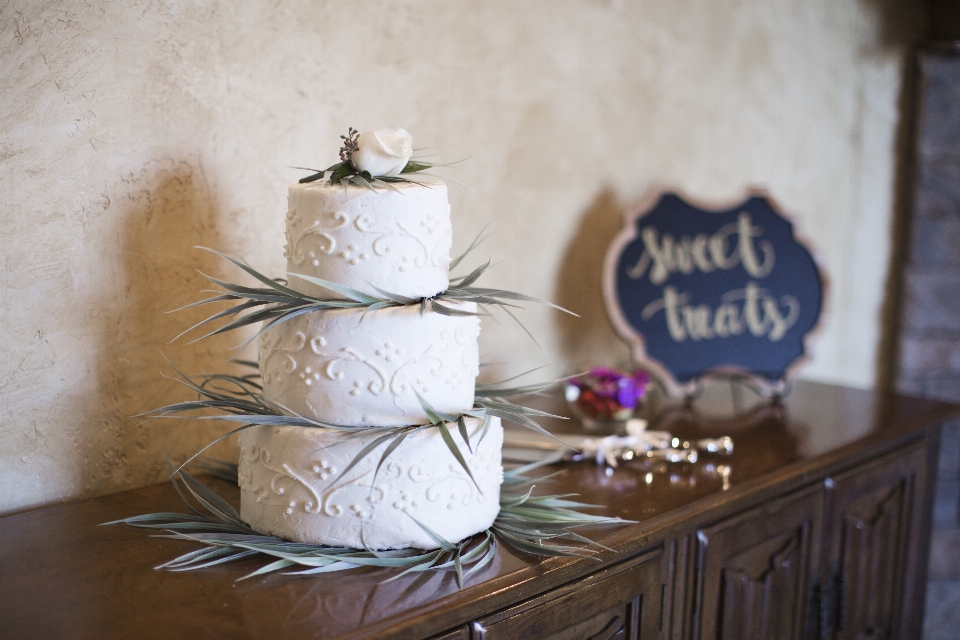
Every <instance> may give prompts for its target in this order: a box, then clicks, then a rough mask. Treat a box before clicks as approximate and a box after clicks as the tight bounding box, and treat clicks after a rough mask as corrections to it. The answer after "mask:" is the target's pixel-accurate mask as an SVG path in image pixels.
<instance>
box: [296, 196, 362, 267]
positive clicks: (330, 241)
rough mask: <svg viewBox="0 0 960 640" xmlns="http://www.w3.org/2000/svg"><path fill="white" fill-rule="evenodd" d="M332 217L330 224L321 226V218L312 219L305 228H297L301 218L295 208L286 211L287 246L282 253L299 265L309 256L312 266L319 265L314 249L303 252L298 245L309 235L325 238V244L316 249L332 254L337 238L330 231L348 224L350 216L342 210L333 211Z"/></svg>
mask: <svg viewBox="0 0 960 640" xmlns="http://www.w3.org/2000/svg"><path fill="white" fill-rule="evenodd" d="M332 218H333V222H334V224H333V225H332V226H327V227H325V226H321V225H322V221H321V220H314V221H313V223H312V224H310V226H308V227H307V228H306V229H302V230H298V229H297V227H298V226H299V225H300V222H301V220H302V218H301V217H300V215H299V214H298V213H297V210H296V209H290V211H289V212H288V213H287V247H286V249H285V250H284V255H285V256H286V257H287V259H288V260H290V262H291V263H293V264H295V265H297V266H298V267H299V266H301V265H303V263H304V262H306V261H307V258H308V257H309V258H310V259H311V260H312V262H311V264H312V265H313V266H315V267H317V266H320V261H319V260H318V259H317V258H318V256H317V254H316V251H310V252H307V253H306V254H304V252H303V250H302V249H301V247H300V245H301V244H302V243H303V241H304V239H306V238H308V237H311V236H314V237H319V238H323V239H324V240H326V246H323V245H320V246H318V247H317V251H319V252H320V253H322V254H324V255H328V256H329V255H333V252H334V251H336V250H337V240H336V238H334V236H333V234H332V233H331V232H333V231H338V230H340V229H343V228H345V227H348V226H350V217H349V216H348V215H347V214H346V213H343V212H342V211H335V212H333V215H332Z"/></svg>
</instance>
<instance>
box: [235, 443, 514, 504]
mask: <svg viewBox="0 0 960 640" xmlns="http://www.w3.org/2000/svg"><path fill="white" fill-rule="evenodd" d="M241 457H242V459H243V460H244V462H246V464H245V465H243V466H245V467H247V473H246V474H245V475H246V476H247V478H246V480H245V481H244V482H241V488H242V489H244V490H248V491H252V492H253V493H254V495H255V496H256V501H257V502H258V503H264V502H266V503H268V504H269V503H275V504H278V505H279V506H280V507H281V508H282V509H283V510H284V512H285V513H286V514H287V515H292V514H293V513H294V512H295V511H296V510H297V508H298V507H300V508H302V511H303V512H304V513H307V514H311V515H320V516H327V517H330V518H339V517H342V516H344V515H351V516H354V517H357V518H360V519H370V518H371V517H373V514H374V512H375V511H376V509H377V508H378V506H380V505H382V506H383V507H386V508H392V509H395V510H399V511H404V512H407V511H412V512H414V513H415V512H416V510H418V509H422V508H423V507H426V506H428V505H435V507H440V508H445V509H448V510H453V509H456V508H459V507H469V506H470V505H472V504H474V503H475V502H476V503H482V502H484V496H483V495H482V494H481V493H479V492H478V491H477V490H476V486H475V485H474V483H473V482H472V481H471V480H470V479H469V478H468V477H467V476H466V474H464V473H463V470H462V469H461V468H460V467H459V466H457V465H455V464H450V465H447V466H446V467H445V468H444V469H443V470H442V471H440V472H439V473H435V472H433V471H432V470H431V469H429V468H427V467H426V466H425V465H422V464H414V465H411V466H410V467H409V468H406V469H405V468H404V466H403V465H402V464H400V463H398V462H390V463H388V464H387V465H385V466H384V468H383V469H381V471H380V472H379V473H378V474H377V478H376V482H373V481H372V480H373V473H372V471H370V470H365V471H360V472H358V473H355V474H353V475H352V476H350V477H347V478H341V477H339V476H338V475H337V474H338V470H337V469H336V467H334V466H332V465H330V464H329V463H328V462H327V461H325V460H322V459H315V460H314V461H312V462H308V463H306V464H305V465H304V467H305V468H298V469H294V468H293V467H292V466H291V465H290V464H288V463H283V464H281V465H280V466H279V467H275V466H272V465H271V464H269V461H270V458H271V456H270V452H269V451H268V450H267V449H265V448H263V447H261V446H259V445H253V446H252V447H250V449H249V450H245V451H241ZM493 458H494V456H492V455H490V454H489V453H487V454H486V455H484V454H480V453H479V452H478V453H475V454H473V455H468V456H467V460H468V464H469V465H470V467H471V469H472V470H473V472H474V475H475V476H476V477H477V478H478V480H479V481H480V482H481V483H482V482H483V479H484V478H485V477H486V476H487V474H488V473H489V472H490V469H491V466H493V465H492V464H491V463H492V462H493ZM256 466H259V467H261V470H260V471H259V472H257V471H256V469H255V467H256ZM498 469H499V466H498ZM257 476H261V477H264V478H266V477H269V478H270V479H269V481H268V482H267V486H268V487H269V491H266V490H265V489H264V487H262V486H259V487H255V486H254V482H253V480H254V478H255V477H257ZM411 482H412V483H413V484H412V485H411V484H410V483H411Z"/></svg>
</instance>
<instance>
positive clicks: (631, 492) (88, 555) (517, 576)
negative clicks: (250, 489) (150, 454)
mask: <svg viewBox="0 0 960 640" xmlns="http://www.w3.org/2000/svg"><path fill="white" fill-rule="evenodd" d="M546 402H547V404H548V405H550V406H551V407H552V408H554V409H555V410H556V409H562V406H561V404H560V402H559V401H558V400H547V401H546ZM957 409H958V408H957V407H955V406H953V405H949V404H944V403H939V402H933V401H928V400H921V399H915V398H907V397H902V396H897V395H892V394H884V393H874V392H868V391H860V390H853V389H846V388H842V387H835V386H828V385H821V384H815V383H798V384H797V385H796V388H795V389H794V391H793V392H792V393H791V394H790V395H789V396H788V397H787V398H786V399H785V400H784V402H783V404H782V405H772V406H766V407H763V408H760V409H758V410H757V411H755V412H753V413H752V414H751V415H749V416H747V417H741V418H738V419H728V420H708V419H704V418H703V417H702V415H698V414H697V413H696V412H694V411H691V410H687V409H682V408H681V409H676V410H673V411H669V412H666V413H665V414H663V415H662V416H660V417H659V418H658V419H657V420H656V421H655V423H654V424H652V425H651V428H657V429H664V430H668V431H671V432H672V433H673V434H674V435H676V436H678V437H680V438H685V439H694V438H701V437H711V436H713V437H715V436H719V435H730V436H732V437H733V439H734V442H735V451H734V453H733V454H732V455H730V456H720V455H715V454H707V455H703V456H701V459H700V461H699V462H698V463H696V465H666V464H662V463H651V462H646V461H643V462H639V461H638V462H631V463H626V464H624V465H622V466H621V467H619V468H618V469H616V470H614V471H613V472H612V473H610V474H608V473H606V472H605V471H604V470H603V469H602V468H600V467H598V466H596V465H594V464H592V463H586V462H581V463H565V464H562V465H556V466H555V467H548V468H547V469H546V470H545V472H552V471H558V470H559V471H561V472H562V473H560V474H558V475H557V477H556V478H554V479H553V480H551V481H550V482H549V483H547V484H544V485H542V486H541V487H540V490H542V491H543V492H545V493H547V492H549V493H567V492H573V493H579V494H580V499H581V500H582V501H585V502H588V503H594V504H600V505H604V507H603V508H601V509H597V510H596V512H597V513H602V514H605V515H611V516H620V517H622V518H624V519H628V520H634V521H636V524H630V525H623V526H618V527H603V528H594V529H584V530H583V532H584V533H585V534H586V535H589V536H590V537H592V538H593V539H595V540H598V541H600V542H602V543H603V544H605V545H607V546H609V547H611V548H612V549H613V551H610V552H603V553H601V554H599V555H598V556H597V558H596V559H569V558H554V559H548V560H544V561H538V560H536V559H531V558H529V557H522V556H520V555H518V554H515V553H513V552H511V551H510V550H509V549H507V548H505V547H504V546H503V545H501V546H500V548H499V551H498V554H497V557H496V559H495V560H494V561H493V562H492V563H491V564H490V565H488V566H487V567H485V568H484V569H483V570H481V571H480V572H479V573H478V574H476V575H475V576H473V577H472V578H471V579H470V580H469V581H468V583H467V585H466V586H465V588H463V589H458V587H457V584H456V579H455V577H454V575H453V572H448V573H444V574H436V573H428V574H424V575H420V576H418V577H413V576H404V577H403V578H400V579H398V580H394V581H391V582H384V581H385V580H386V579H387V578H389V577H391V575H393V573H392V572H391V571H390V570H386V569H363V570H358V571H349V572H340V573H334V574H320V575H319V576H314V577H290V576H284V575H276V574H275V575H268V576H263V577H255V578H251V579H248V580H244V581H240V582H237V579H238V578H239V577H241V576H243V575H245V574H247V573H249V572H250V571H252V570H254V569H255V568H257V567H258V566H260V565H262V564H264V562H263V561H262V560H257V559H248V560H243V561H239V562H236V563H232V564H228V565H223V566H218V567H211V568H209V569H204V570H200V571H195V572H185V573H175V572H170V571H158V570H155V569H154V567H155V566H156V565H159V564H161V563H163V562H165V561H167V560H170V559H172V558H173V557H175V556H177V555H179V554H181V553H184V552H186V551H189V550H190V549H192V548H195V545H192V544H191V543H189V542H184V541H177V540H169V539H163V538H157V537H151V534H150V532H148V531H146V530H141V529H134V528H132V527H127V526H122V525H121V526H110V527H103V526H98V525H99V524H100V523H103V522H107V521H110V520H116V519H119V518H125V517H129V516H133V515H139V514H143V513H151V512H158V511H183V510H184V509H183V506H182V503H181V501H180V499H179V497H178V496H177V494H176V493H175V492H174V490H173V488H172V486H171V485H170V484H169V483H164V484H160V485H155V486H149V487H144V488H141V489H135V490H132V491H125V492H122V493H117V494H113V495H108V496H103V497H100V498H95V499H91V500H84V501H80V502H73V503H68V504H62V505H57V506H52V507H47V508H44V509H39V510H36V511H30V512H26V513H21V514H17V515H13V516H8V517H4V518H0V638H16V639H20V638H61V637H62V638H155V637H156V638H160V637H163V638H181V637H191V638H270V639H274V640H280V639H283V638H359V637H375V638H390V637H397V638H401V637H402V638H414V637H429V636H430V635H434V634H438V633H441V632H443V631H444V630H446V629H450V628H452V627H454V626H456V625H460V624H464V623H465V622H467V621H469V620H471V619H473V618H475V617H478V616H480V615H483V614H486V613H490V612H492V611H495V610H497V609H499V608H503V607H505V606H508V605H510V604H512V603H516V602H519V601H521V600H523V599H526V598H529V597H532V596H534V595H537V594H540V593H543V592H545V591H547V590H549V589H552V588H554V587H557V586H559V585H561V584H564V583H566V582H570V581H572V580H575V579H577V578H579V577H582V576H584V575H587V574H588V573H591V572H594V571H596V570H598V569H600V568H602V567H604V566H607V565H610V564H612V563H615V562H618V561H620V560H623V559H625V558H627V557H629V556H630V555H633V554H635V553H637V552H639V551H640V550H642V549H644V548H645V547H649V546H650V545H651V544H653V543H655V542H657V541H658V540H660V539H663V537H664V536H666V535H670V533H671V532H674V531H676V530H678V528H679V527H680V526H682V525H683V523H689V522H690V521H691V519H696V518H698V517H701V515H702V514H709V513H710V512H711V510H714V509H716V508H717V507H718V505H719V506H726V507H727V508H730V509H734V508H736V506H737V504H738V502H745V501H746V500H747V499H750V500H753V501H756V500H757V499H758V498H759V499H764V498H765V497H766V496H770V497H773V496H775V495H779V494H782V493H784V492H785V491H789V490H791V489H793V488H796V487H798V486H801V485H803V484H804V483H808V482H809V481H810V477H812V474H814V472H822V471H823V470H824V469H826V470H828V472H831V473H832V472H833V471H832V469H837V470H839V469H842V468H845V467H847V466H851V465H853V464H855V463H856V462H858V461H859V460H862V459H866V458H868V457H870V456H875V455H878V454H879V453H882V452H884V451H887V450H892V449H894V448H896V447H898V446H901V445H903V444H906V443H909V442H911V441H913V440H915V439H917V438H919V437H922V436H923V434H924V432H925V431H924V430H925V429H928V428H932V427H933V426H935V425H937V424H939V423H940V422H942V421H943V420H945V419H947V418H949V417H951V416H953V415H956V413H957ZM721 465H726V466H727V467H728V468H729V470H730V471H729V473H728V474H726V477H724V474H723V473H721V472H720V471H718V468H719V467H720V466H721ZM208 483H209V484H210V486H212V487H213V488H215V489H216V490H217V491H218V492H219V493H220V494H221V495H223V496H224V497H225V498H227V499H228V500H229V501H231V502H232V503H233V504H235V505H236V504H238V502H239V491H238V489H237V488H236V487H234V486H230V485H229V484H227V483H225V482H222V481H219V480H214V479H209V480H208Z"/></svg>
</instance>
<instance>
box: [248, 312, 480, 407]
mask: <svg viewBox="0 0 960 640" xmlns="http://www.w3.org/2000/svg"><path fill="white" fill-rule="evenodd" d="M268 333H269V332H267V333H264V336H262V337H261V353H262V354H263V362H264V381H265V382H267V383H271V382H273V381H276V382H280V376H281V369H279V368H277V367H272V368H271V364H272V362H273V359H274V357H275V356H283V357H285V358H286V359H287V360H286V363H285V366H283V369H282V372H285V373H287V374H294V373H296V372H297V367H298V364H297V361H296V360H295V359H294V358H293V355H292V354H294V353H298V352H300V351H302V350H303V348H304V346H306V345H307V344H309V345H310V352H311V353H312V354H313V355H314V356H318V357H319V358H320V359H322V362H321V363H319V364H317V365H316V366H315V367H311V366H307V363H304V366H303V367H302V370H301V371H300V373H299V374H297V375H298V377H299V378H300V379H301V380H302V381H303V382H304V384H306V385H308V386H309V385H312V384H314V383H315V382H317V381H319V380H320V373H321V372H322V374H323V376H324V377H325V378H326V379H327V380H329V381H330V382H340V381H343V383H345V384H350V385H352V386H353V389H351V390H350V392H349V393H350V395H352V396H357V395H359V393H360V390H361V389H363V388H366V389H367V390H368V391H369V392H370V393H371V394H372V395H374V396H379V395H381V394H382V393H383V392H384V390H387V391H389V392H390V393H391V394H392V395H393V396H395V397H400V396H403V395H407V394H409V393H410V392H411V391H412V390H413V388H415V387H416V388H418V390H419V391H420V392H422V393H429V391H430V385H431V384H441V383H442V384H444V385H446V386H447V387H448V388H450V389H451V390H455V389H457V387H459V386H460V384H462V383H463V381H464V375H463V372H461V371H459V370H458V369H457V368H456V367H451V366H448V364H447V360H449V357H447V358H445V357H444V356H445V355H446V354H447V353H448V352H449V351H450V349H451V348H452V347H453V345H456V346H457V347H459V348H460V351H461V352H460V354H459V355H458V356H454V358H455V359H454V362H459V363H460V364H461V365H462V366H464V367H466V368H467V369H468V371H469V373H471V374H473V375H476V369H477V363H476V361H475V357H474V356H473V352H474V349H473V348H472V347H473V344H474V340H473V339H472V338H473V333H472V332H471V331H469V330H468V329H466V328H464V327H462V326H457V327H455V328H453V330H450V329H444V330H443V331H441V333H440V341H439V344H435V343H430V344H428V345H427V347H426V348H425V349H424V350H423V351H422V352H421V353H419V354H417V355H414V356H413V357H407V358H404V356H406V355H408V354H407V353H406V351H404V349H403V348H402V347H399V346H397V345H395V344H393V343H391V342H384V343H378V344H377V345H375V346H374V347H371V348H372V349H373V353H372V354H369V353H364V351H366V350H363V349H361V348H360V347H356V346H346V347H343V348H341V349H339V350H336V351H327V350H325V348H324V347H326V345H327V340H326V338H324V337H323V336H320V335H317V336H313V337H310V338H307V336H306V334H304V333H303V332H300V331H297V332H295V333H294V339H293V341H292V344H289V345H285V346H283V345H281V344H280V342H281V340H282V337H279V336H278V337H277V338H275V339H273V340H271V339H270V338H268V337H266V336H267V335H268ZM278 333H279V332H278ZM425 362H426V363H428V364H426V365H424V364H423V363H425ZM349 363H356V364H359V365H361V366H362V367H363V369H364V370H366V371H369V372H372V374H373V375H372V377H371V378H369V379H366V380H363V379H360V377H359V375H352V376H351V375H348V373H347V372H346V371H345V370H344V369H343V365H344V364H349ZM417 365H420V366H419V367H418V366H417ZM425 374H429V377H427V378H424V375H425Z"/></svg>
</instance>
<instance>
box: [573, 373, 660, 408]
mask: <svg viewBox="0 0 960 640" xmlns="http://www.w3.org/2000/svg"><path fill="white" fill-rule="evenodd" d="M649 383H650V376H649V374H647V372H646V371H635V372H633V373H622V372H620V371H617V370H616V369H610V368H607V367H596V368H593V369H591V370H590V371H589V372H588V373H586V374H583V375H579V376H574V377H572V378H570V380H569V381H568V382H567V386H566V389H565V394H566V398H567V402H569V403H570V405H571V407H572V408H573V409H574V410H575V411H577V413H579V414H580V415H581V416H582V417H586V418H590V419H591V420H615V421H621V420H623V421H625V420H629V419H630V418H632V417H633V416H634V414H635V412H636V411H637V407H638V405H639V404H640V401H641V400H642V399H643V396H644V395H645V394H646V391H647V385H648V384H649Z"/></svg>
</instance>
